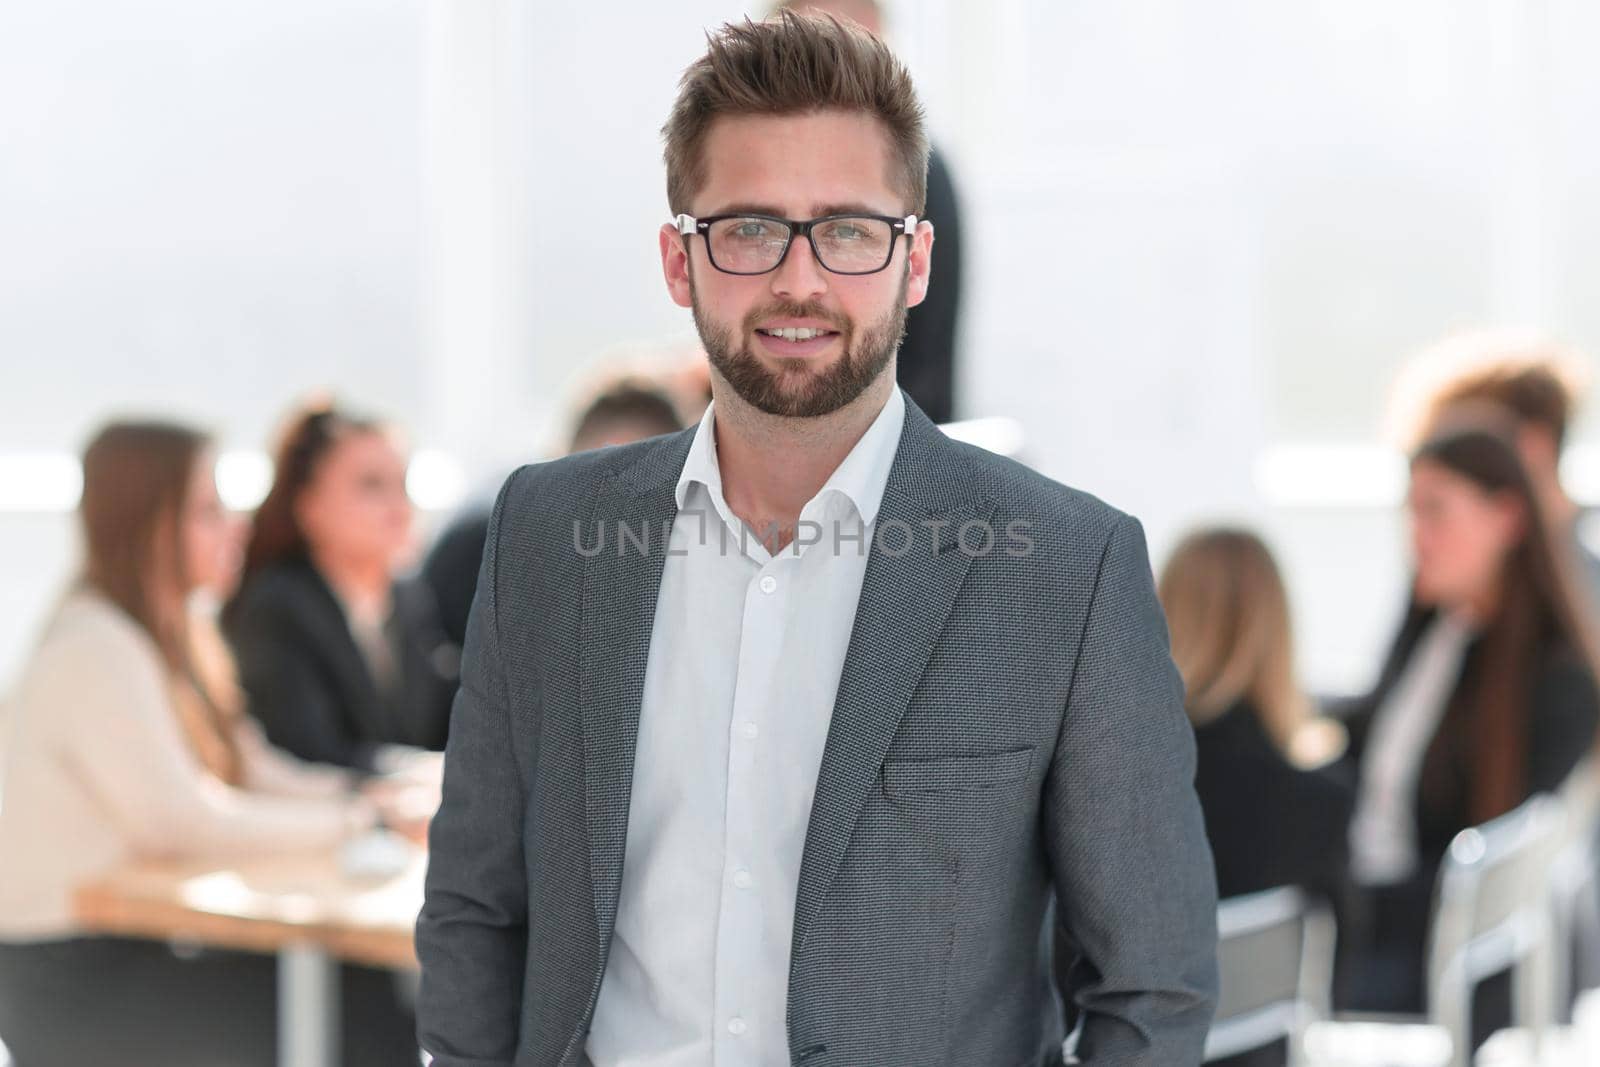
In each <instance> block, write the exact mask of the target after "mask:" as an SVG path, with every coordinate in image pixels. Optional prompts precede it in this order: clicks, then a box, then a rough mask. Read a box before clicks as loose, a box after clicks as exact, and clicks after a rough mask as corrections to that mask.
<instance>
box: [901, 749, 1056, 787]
mask: <svg viewBox="0 0 1600 1067" xmlns="http://www.w3.org/2000/svg"><path fill="white" fill-rule="evenodd" d="M1032 767H1033V749H1031V748H1016V749H1011V750H1009V751H1006V752H987V753H980V754H974V755H970V756H937V757H934V758H932V759H890V760H884V761H883V791H884V792H885V793H887V794H888V795H889V796H891V797H904V798H914V797H918V796H926V795H928V794H931V793H934V794H946V793H976V792H981V791H983V790H990V789H998V788H1000V787H1002V786H1006V785H1008V784H1011V783H1015V782H1017V781H1020V780H1021V779H1023V778H1026V777H1027V775H1028V771H1029V770H1030V769H1031V768H1032Z"/></svg>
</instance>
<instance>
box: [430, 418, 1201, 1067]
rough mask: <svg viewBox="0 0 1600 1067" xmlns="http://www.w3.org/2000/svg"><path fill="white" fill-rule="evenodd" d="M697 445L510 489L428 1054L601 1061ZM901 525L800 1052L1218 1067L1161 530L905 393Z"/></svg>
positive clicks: (492, 547)
mask: <svg viewBox="0 0 1600 1067" xmlns="http://www.w3.org/2000/svg"><path fill="white" fill-rule="evenodd" d="M693 433H694V431H693V430H692V429H690V430H684V431H683V432H681V433H678V434H673V435H670V436H666V437H657V438H653V439H651V440H648V441H644V442H641V443H639V444H634V445H626V446H622V447H617V448H608V449H603V450H600V451H596V452H586V453H582V454H580V455H576V456H571V457H568V458H566V459H561V460H556V461H554V462H550V463H542V464H537V465H534V466H528V467H524V468H522V469H521V470H519V471H517V472H516V473H515V474H513V475H512V476H511V478H510V479H509V480H508V481H507V483H506V485H505V487H504V488H503V489H501V491H500V496H499V499H498V501H497V502H496V504H495V509H494V518H493V520H492V522H491V525H490V531H489V540H488V544H487V547H486V549H485V552H484V559H483V569H482V573H481V577H480V581H479V584H478V594H477V599H476V601H475V603H474V605H473V609H472V615H471V621H470V623H469V628H468V636H467V644H466V650H465V661H464V664H463V667H462V672H461V678H462V681H461V690H460V693H459V695H458V697H457V699H456V704H455V708H454V713H453V717H452V720H451V724H450V740H449V747H448V749H447V752H446V757H445V777H444V801H443V805H442V806H441V807H440V809H439V812H438V815H437V816H436V817H435V818H434V821H433V826H432V830H431V837H430V841H431V857H430V863H429V867H428V877H427V899H426V902H425V903H424V905H423V909H422V915H421V919H420V920H419V922H418V924H417V954H418V956H419V957H420V959H421V961H422V986H421V991H420V994H419V998H418V1002H417V1019H418V1033H419V1037H420V1040H421V1043H422V1045H423V1047H424V1048H426V1049H427V1050H429V1051H430V1052H432V1053H433V1055H434V1064H435V1067H487V1065H489V1064H527V1065H539V1067H544V1065H549V1067H556V1065H561V1067H581V1065H583V1064H585V1063H587V1057H586V1056H585V1055H584V1039H585V1035H586V1034H587V1032H588V1026H589V1020H590V1019H591V1017H592V1014H593V1011H594V1006H595V1001H596V999H597V997H598V995H599V992H600V982H601V979H602V977H603V976H604V974H605V970H606V958H607V953H608V951H609V949H610V944H611V932H612V929H613V927H614V925H615V920H616V915H617V900H618V895H619V891H620V887H621V883H622V866H623V862H624V858H625V857H624V855H623V851H624V843H625V841H626V838H627V824H628V802H629V794H630V785H631V775H632V769H633V760H634V743H635V739H636V737H637V734H638V724H639V708H640V702H641V697H642V692H643V685H644V676H645V661H646V658H647V655H648V650H649V645H650V628H651V625H652V623H653V619H654V610H655V603H656V593H657V589H658V587H659V584H660V579H661V570H662V564H663V562H664V560H665V556H664V555H663V551H662V549H663V545H664V535H665V531H666V530H668V529H670V524H671V521H672V518H673V515H674V499H673V489H674V486H675V484H676V481H677V478H678V474H679V472H680V470H681V469H682V466H683V461H684V457H685V455H686V454H687V452H688V449H689V442H690V440H691V438H692V436H693ZM618 521H625V522H627V523H628V524H629V526H630V529H632V530H633V531H634V533H635V534H636V535H637V533H638V532H639V530H640V524H641V523H646V524H648V526H647V527H646V528H647V529H648V531H649V536H650V538H651V540H650V543H649V551H648V552H645V551H642V550H640V549H639V548H638V542H637V540H633V541H629V542H627V543H624V544H623V546H622V550H621V551H620V552H619V550H618V545H617V543H616V539H615V538H612V539H610V540H608V541H607V542H606V546H605V550H604V551H601V552H600V553H599V554H595V555H586V554H585V553H586V552H588V551H590V550H592V548H593V545H594V543H595V536H596V535H595V531H596V530H597V528H598V527H596V525H595V524H596V523H600V522H604V523H607V524H613V523H616V522H618ZM575 522H576V523H581V524H582V527H581V528H582V531H583V537H582V541H583V545H584V549H585V551H584V552H580V551H579V550H578V548H577V547H576V545H577V541H576V540H575V535H574V524H575ZM895 523H899V524H903V526H904V527H906V528H907V529H909V531H910V532H911V534H912V537H911V538H910V540H909V542H908V539H907V537H906V536H905V532H906V531H905V530H898V529H897V533H896V534H895V535H893V536H890V535H888V534H887V533H886V532H885V533H883V534H882V535H881V540H880V543H879V544H878V545H876V546H875V547H874V548H873V550H872V555H871V558H870V559H869V561H868V564H867V569H866V575H865V578H864V579H863V583H862V587H861V599H860V604H859V606H858V608H857V611H856V620H855V627H854V629H853V631H852V632H851V635H850V643H849V651H848V653H847V655H846V658H845V664H844V670H843V676H842V678H841V679H840V683H839V694H838V699H837V702H836V703H835V705H834V712H833V719H832V722H831V724H830V726H829V730H828V737H827V743H826V747H825V749H824V751H823V755H822V765H821V769H820V771H819V773H818V776H817V790H816V797H815V801H814V805H813V808H812V811H811V821H810V825H809V827H808V830H807V834H806V844H805V852H804V857H803V860H802V866H801V871H800V882H799V886H798V896H797V899H796V904H795V918H794V940H793V955H792V963H791V968H790V973H789V1009H788V1028H789V1050H790V1054H791V1056H792V1059H793V1062H794V1063H795V1064H804V1065H805V1067H900V1065H903V1067H1026V1065H1037V1064H1049V1063H1059V1062H1061V1053H1060V1049H1061V1043H1062V1040H1063V1038H1064V1036H1065V1033H1066V1030H1067V1029H1068V1028H1069V1027H1070V1026H1071V1025H1072V1024H1073V1023H1074V1022H1079V1021H1081V1023H1082V1032H1081V1034H1080V1037H1079V1041H1078V1045H1077V1049H1078V1055H1079V1056H1080V1057H1082V1059H1083V1061H1084V1062H1085V1063H1091V1064H1097V1065H1104V1067H1111V1065H1113V1064H1119V1065H1120V1064H1148V1065H1151V1067H1184V1065H1188V1064H1198V1063H1199V1062H1200V1057H1201V1048H1202V1045H1203V1044H1204V1040H1205V1034H1206V1029H1207V1027H1208V1025H1209V1023H1210V1019H1211V1010H1212V1006H1213V1002H1214V999H1215V992H1216V980H1217V979H1216V962H1215V948H1216V910H1215V909H1216V887H1215V883H1214V876H1213V871H1212V863H1211V852H1210V849H1209V846H1208V845H1207V843H1206V837H1205V831H1204V828H1203V824H1202V822H1201V817H1200V808H1199V805H1198V803H1197V801H1196V799H1195V793H1194V786H1193V780H1194V769H1195V765H1194V739H1193V734H1192V733H1191V731H1190V728H1189V723H1188V720H1187V718H1186V717H1185V715H1184V711H1183V692H1182V683H1181V681H1180V680H1179V678H1178V675H1177V672H1176V670H1175V669H1174V667H1173V665H1172V661H1171V658H1170V656H1169V654H1168V647H1167V631H1166V624H1165V621H1164V619H1163V617H1162V614H1161V609H1160V606H1159V603H1158V602H1157V600H1156V597H1155V591H1154V587H1153V582H1152V580H1151V573H1150V564H1149V560H1148V556H1147V554H1146V549H1145V543H1144V536H1143V532H1142V529H1141V527H1140V526H1139V524H1138V522H1137V521H1135V520H1134V519H1132V518H1130V517H1128V516H1127V515H1124V514H1122V513H1120V512H1118V511H1115V510H1114V509H1112V508H1110V507H1108V506H1107V505H1105V504H1103V503H1101V502H1100V501H1098V500H1096V499H1094V498H1093V497H1090V496H1088V495H1086V494H1084V493H1080V492H1077V491H1075V490H1072V489H1068V488H1066V487H1064V486H1061V485H1059V484H1057V483H1055V482H1052V481H1050V480H1048V479H1046V478H1044V477H1042V476H1040V475H1039V474H1037V473H1035V472H1033V471H1031V470H1028V469H1027V468H1025V467H1023V466H1021V465H1019V464H1017V463H1013V462H1011V461H1009V460H1005V459H1002V458H1000V457H997V456H995V455H992V454H990V453H988V452H985V451H983V450H982V449H978V448H974V447H972V446H969V445H965V444H961V443H958V442H955V441H952V440H950V439H949V438H947V437H945V436H944V434H942V433H941V432H940V431H939V429H938V428H937V427H936V426H934V425H933V423H932V422H930V421H929V420H928V418H927V416H925V415H924V414H923V413H922V412H921V410H920V409H918V408H917V407H916V406H915V405H914V404H912V403H911V402H910V401H909V400H907V402H906V418H905V428H904V430H903V432H902V435H901V438H900V444H899V449H898V451H897V452H896V454H895V459H894V464H893V467H892V468H891V470H890V473H889V479H888V484H887V487H886V488H885V491H884V496H883V503H882V506H881V509H880V511H879V515H878V520H877V524H878V529H879V530H880V531H887V529H888V528H889V527H890V526H891V525H894V524H895ZM964 524H976V525H971V526H965V527H964ZM985 524H986V525H985ZM1012 524H1022V525H1012ZM985 528H987V529H989V530H992V531H993V532H994V537H995V544H994V545H993V547H992V549H991V550H990V551H987V552H984V551H982V549H983V548H984V543H985V541H986V537H985V535H984V533H983V530H984V529H985ZM1018 531H1021V532H1022V534H1021V537H1018V536H1015V535H1016V534H1017V533H1018ZM609 532H610V531H608V533H609ZM1022 538H1026V539H1027V540H1030V541H1031V542H1032V543H1031V548H1030V549H1029V550H1027V551H1022V547H1023V546H1022V545H1021V539H1022ZM907 543H909V544H910V548H909V549H907V550H902V546H904V545H905V544H907ZM936 549H937V550H936ZM1052 896H1053V898H1054V900H1055V902H1056V907H1055V909H1054V913H1055V915H1056V917H1057V918H1056V923H1055V928H1054V931H1053V933H1054V937H1053V938H1051V937H1046V936H1043V935H1044V933H1045V931H1044V927H1043V922H1044V917H1045V915H1046V904H1047V902H1049V901H1050V900H1051V899H1052ZM1052 941H1053V942H1054V951H1053V952H1050V951H1048V949H1049V948H1050V947H1051V942H1052ZM707 951H710V946H707ZM1052 957H1053V965H1052ZM1052 972H1053V973H1052ZM1052 984H1054V986H1055V988H1056V989H1058V990H1059V992H1060V994H1061V997H1062V1001H1064V1003H1065V1005H1066V1012H1065V1013H1063V1011H1062V1010H1061V1007H1060V1005H1059V1004H1058V1002H1057V1001H1056V998H1055V994H1054V991H1053V990H1052ZM1064 1014H1065V1018H1064V1017H1063V1016H1064Z"/></svg>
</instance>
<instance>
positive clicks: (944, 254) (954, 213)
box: [775, 0, 961, 422]
mask: <svg viewBox="0 0 1600 1067" xmlns="http://www.w3.org/2000/svg"><path fill="white" fill-rule="evenodd" d="M775 10H777V11H798V12H800V13H802V14H811V15H817V14H821V15H832V16H834V17H835V18H839V19H848V20H850V21H851V22H854V23H855V24H856V25H858V26H860V27H861V28H862V29H864V30H866V31H867V32H868V33H871V34H874V35H875V36H878V37H882V36H884V16H883V5H881V4H879V3H877V0H786V2H785V3H781V4H779V5H777V8H776V9H775ZM923 217H924V218H926V219H927V220H928V221H929V222H931V223H933V238H934V244H936V245H937V246H938V249H939V251H938V255H937V263H938V269H937V270H935V271H934V274H933V282H932V284H930V285H929V286H928V295H927V297H926V298H925V299H924V300H923V301H922V303H920V304H918V305H917V306H916V307H914V308H912V309H911V310H910V311H908V312H907V313H906V332H905V337H904V339H902V340H901V342H900V351H899V354H898V355H897V356H896V357H895V358H896V360H897V362H896V371H895V379H896V380H897V381H898V382H899V383H900V387H901V388H902V389H904V390H905V391H906V393H907V394H909V395H910V397H911V399H912V400H915V401H916V402H917V406H918V407H920V408H921V409H922V410H923V412H924V413H925V414H926V415H927V416H928V418H930V419H932V420H933V421H934V422H949V421H950V420H951V419H954V418H955V417H956V416H955V412H956V409H957V407H958V404H957V402H956V400H957V398H956V342H957V339H958V337H957V328H958V326H959V325H960V323H959V316H960V311H961V205H960V203H959V202H958V201H957V199H956V187H955V182H954V181H953V180H952V179H951V177H950V165H949V163H948V162H947V161H946V158H945V155H944V153H942V152H940V151H939V146H938V145H932V146H931V147H930V148H929V151H928V195H927V201H926V207H925V209H924V216H923Z"/></svg>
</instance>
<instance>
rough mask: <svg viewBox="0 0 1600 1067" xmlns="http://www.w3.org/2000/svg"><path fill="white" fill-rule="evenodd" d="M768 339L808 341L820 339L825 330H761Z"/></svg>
mask: <svg viewBox="0 0 1600 1067" xmlns="http://www.w3.org/2000/svg"><path fill="white" fill-rule="evenodd" d="M761 332H762V333H764V334H766V335H767V336H769V337H781V338H783V339H784V340H785V341H809V340H811V339H812V338H813V337H821V336H822V335H823V334H825V333H827V332H828V331H827V330H814V329H811V328H810V327H806V326H801V327H788V328H785V329H781V330H762V331H761Z"/></svg>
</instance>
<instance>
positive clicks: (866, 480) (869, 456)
mask: <svg viewBox="0 0 1600 1067" xmlns="http://www.w3.org/2000/svg"><path fill="white" fill-rule="evenodd" d="M715 406H716V405H715V403H714V402H713V404H711V405H710V406H708V407H707V408H706V413H705V414H704V415H703V416H701V418H700V425H699V426H697V427H696V428H695V432H694V440H693V441H692V442H690V444H689V454H688V456H687V457H686V458H685V459H684V461H683V471H682V473H681V474H679V475H678V485H677V489H676V497H677V501H678V507H679V508H680V509H681V508H682V507H683V504H684V500H685V499H686V498H687V497H688V495H689V487H690V486H691V485H693V484H694V483H696V482H699V483H700V484H702V485H704V486H705V487H706V488H707V490H709V491H710V493H711V497H712V499H713V500H714V501H716V502H717V503H718V505H719V507H718V510H719V511H721V510H723V508H722V507H721V506H720V505H721V504H722V502H723V500H724V499H725V498H724V497H723V494H722V469H721V467H720V466H719V465H718V463H717V441H716V434H715V432H714V430H713V427H714V426H715V425H716V423H715V416H716V412H715V410H714V409H715ZM905 417H906V402H905V397H904V396H903V395H902V394H901V392H900V389H899V387H898V386H897V387H895V388H894V389H893V390H892V391H891V392H890V393H889V399H888V400H887V401H886V402H885V403H884V405H883V407H882V408H881V409H880V410H879V412H878V414H877V416H876V417H875V418H874V419H873V420H872V423H871V425H869V426H868V427H867V431H866V433H864V434H862V435H861V439H860V440H859V441H857V442H856V443H855V446H854V447H853V448H851V449H850V452H849V454H848V455H846V456H845V457H844V461H843V462H841V463H840V464H839V466H837V467H835V468H834V471H833V473H832V474H830V475H829V476H828V480H827V481H826V482H824V483H823V485H822V488H821V489H819V490H818V491H817V495H816V496H814V497H812V498H811V500H810V501H809V502H807V504H806V506H805V508H804V509H803V512H808V511H810V510H812V505H813V504H816V503H817V502H819V501H821V500H822V498H823V497H825V496H827V495H828V494H829V493H838V494H840V495H842V496H844V497H845V498H846V499H847V500H849V501H850V503H851V504H853V505H854V506H855V509H856V512H857V513H858V514H859V515H860V516H861V521H862V522H863V523H870V522H872V520H873V519H875V518H876V517H877V514H878V506H879V505H880V504H881V503H882V502H883V491H884V487H885V486H886V485H888V482H889V468H890V467H892V466H893V465H894V455H895V451H896V449H898V448H899V446H900V433H901V430H902V428H903V427H904V425H905Z"/></svg>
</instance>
